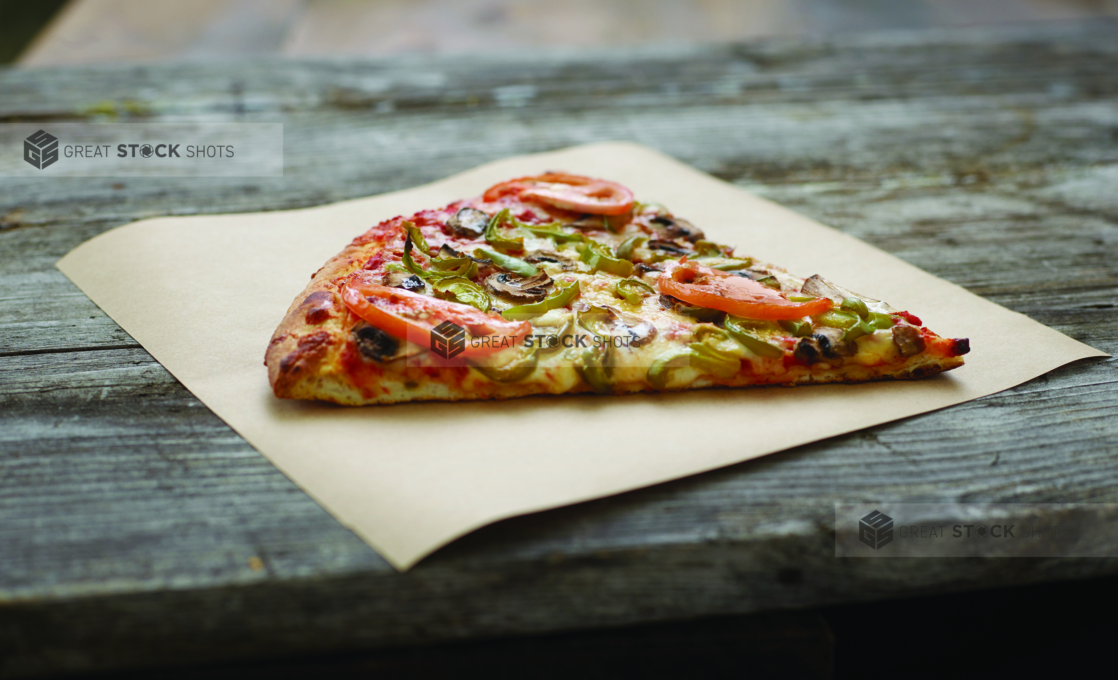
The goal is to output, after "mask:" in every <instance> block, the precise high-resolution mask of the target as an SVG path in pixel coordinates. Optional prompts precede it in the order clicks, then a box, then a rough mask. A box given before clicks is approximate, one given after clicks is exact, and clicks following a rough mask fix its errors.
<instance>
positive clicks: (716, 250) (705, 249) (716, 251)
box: [695, 239, 723, 257]
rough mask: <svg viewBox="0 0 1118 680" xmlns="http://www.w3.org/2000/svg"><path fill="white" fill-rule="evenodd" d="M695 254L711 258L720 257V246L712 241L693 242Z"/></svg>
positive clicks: (700, 240)
mask: <svg viewBox="0 0 1118 680" xmlns="http://www.w3.org/2000/svg"><path fill="white" fill-rule="evenodd" d="M695 252H696V253H697V254H699V255H709V256H712V257H722V255H723V253H722V246H720V245H718V244H717V243H715V242H714V241H707V240H705V239H699V240H698V241H695Z"/></svg>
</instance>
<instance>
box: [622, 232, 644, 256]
mask: <svg viewBox="0 0 1118 680" xmlns="http://www.w3.org/2000/svg"><path fill="white" fill-rule="evenodd" d="M646 241H648V237H647V236H641V235H640V234H637V235H636V236H630V237H629V238H627V239H625V240H624V241H622V242H621V245H619V246H617V249H616V250H615V251H614V253H616V255H617V256H618V257H620V258H622V259H625V260H632V259H633V249H634V248H637V247H638V246H640V244H642V243H644V242H646Z"/></svg>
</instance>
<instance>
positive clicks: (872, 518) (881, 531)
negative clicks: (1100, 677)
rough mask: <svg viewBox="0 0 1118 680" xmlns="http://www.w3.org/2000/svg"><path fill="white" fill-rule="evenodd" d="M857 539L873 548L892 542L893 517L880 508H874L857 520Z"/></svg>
mask: <svg viewBox="0 0 1118 680" xmlns="http://www.w3.org/2000/svg"><path fill="white" fill-rule="evenodd" d="M858 540H859V541H861V542H862V543H865V544H866V545H868V546H869V547H871V548H873V549H874V550H880V549H881V548H884V547H885V546H887V545H889V544H890V543H892V542H893V518H892V517H890V516H889V515H886V514H885V513H884V512H881V511H880V510H874V511H873V512H871V513H870V514H868V515H866V516H865V517H863V518H862V520H861V521H860V522H858Z"/></svg>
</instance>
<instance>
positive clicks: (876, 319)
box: [867, 312, 897, 331]
mask: <svg viewBox="0 0 1118 680" xmlns="http://www.w3.org/2000/svg"><path fill="white" fill-rule="evenodd" d="M867 321H869V324H870V325H871V326H873V328H874V330H879V331H880V330H885V329H886V328H892V327H893V326H895V325H896V324H897V320H896V319H894V318H893V317H892V316H890V315H888V314H882V313H880V312H871V313H870V318H869V319H867Z"/></svg>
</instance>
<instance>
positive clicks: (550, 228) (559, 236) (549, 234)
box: [511, 217, 582, 243]
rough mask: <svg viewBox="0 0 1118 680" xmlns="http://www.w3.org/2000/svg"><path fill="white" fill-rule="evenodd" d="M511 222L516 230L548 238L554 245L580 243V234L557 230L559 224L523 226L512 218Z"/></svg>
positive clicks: (522, 223) (523, 224)
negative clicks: (570, 242) (571, 242)
mask: <svg viewBox="0 0 1118 680" xmlns="http://www.w3.org/2000/svg"><path fill="white" fill-rule="evenodd" d="M511 221H512V223H513V224H514V225H516V226H517V227H518V228H520V229H523V230H524V231H526V232H528V233H530V234H535V235H536V236H543V237H545V238H549V239H551V240H552V241H555V242H556V243H567V242H569V241H581V240H582V234H577V233H574V234H573V233H571V232H568V231H562V230H561V229H560V228H559V227H561V226H562V223H561V222H552V223H551V224H525V223H524V222H521V221H520V220H518V219H516V218H515V217H512V218H511Z"/></svg>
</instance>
